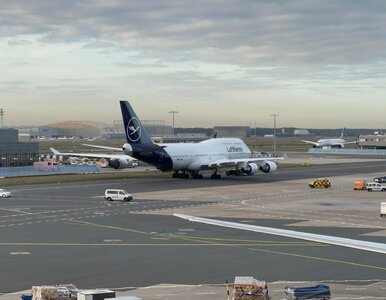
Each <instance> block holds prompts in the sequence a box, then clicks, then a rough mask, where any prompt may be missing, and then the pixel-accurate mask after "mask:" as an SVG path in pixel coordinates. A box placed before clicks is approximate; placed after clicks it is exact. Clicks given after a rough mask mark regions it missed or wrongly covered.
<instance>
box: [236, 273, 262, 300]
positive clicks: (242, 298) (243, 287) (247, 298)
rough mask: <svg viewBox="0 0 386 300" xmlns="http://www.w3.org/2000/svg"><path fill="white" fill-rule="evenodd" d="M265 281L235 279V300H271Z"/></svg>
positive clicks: (248, 278)
mask: <svg viewBox="0 0 386 300" xmlns="http://www.w3.org/2000/svg"><path fill="white" fill-rule="evenodd" d="M269 299H270V297H269V294H268V288H267V284H266V283H265V281H259V280H257V279H255V278H253V277H240V276H239V277H235V283H234V285H233V300H269Z"/></svg>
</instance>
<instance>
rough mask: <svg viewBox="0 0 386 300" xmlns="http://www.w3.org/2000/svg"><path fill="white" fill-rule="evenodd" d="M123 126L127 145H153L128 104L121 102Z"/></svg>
mask: <svg viewBox="0 0 386 300" xmlns="http://www.w3.org/2000/svg"><path fill="white" fill-rule="evenodd" d="M119 102H120V104H121V111H122V118H123V125H124V128H125V135H126V140H127V142H128V143H129V144H137V145H138V144H147V145H148V144H153V142H152V140H151V139H150V136H149V134H148V132H147V131H146V129H145V127H143V125H142V123H141V121H140V120H139V119H138V117H137V115H136V114H135V112H134V110H133V109H132V107H131V106H130V104H129V102H127V101H124V100H121V101H119Z"/></svg>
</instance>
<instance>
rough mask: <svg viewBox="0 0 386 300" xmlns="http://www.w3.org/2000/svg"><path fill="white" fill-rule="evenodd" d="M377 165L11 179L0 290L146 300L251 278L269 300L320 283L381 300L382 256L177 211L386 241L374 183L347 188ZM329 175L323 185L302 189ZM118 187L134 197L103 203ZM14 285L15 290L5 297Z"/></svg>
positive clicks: (203, 295)
mask: <svg viewBox="0 0 386 300" xmlns="http://www.w3.org/2000/svg"><path fill="white" fill-rule="evenodd" d="M385 170H386V162H385V161H383V160H377V161H376V162H372V161H366V162H361V163H355V162H352V161H350V162H349V163H346V164H332V165H329V164H323V165H320V166H315V167H306V168H288V169H282V170H278V171H277V172H276V173H273V174H259V175H257V176H254V177H238V178H231V177H229V178H228V177H227V178H224V179H223V180H210V179H204V180H186V179H173V178H143V179H127V180H109V181H101V182H99V181H95V182H86V183H68V184H60V183H58V184H47V185H33V186H16V187H10V189H11V191H12V192H13V194H14V197H13V198H10V199H1V200H0V202H1V205H0V236H1V241H0V265H1V269H2V272H1V274H0V293H3V294H4V295H2V296H0V299H18V298H19V297H20V292H19V291H24V290H26V291H28V289H30V288H31V286H33V285H42V284H60V283H74V284H75V285H77V286H78V287H79V288H113V289H115V290H117V291H118V294H119V295H136V296H139V297H143V298H144V299H162V298H168V299H177V298H178V299H194V298H200V299H225V297H226V293H225V287H224V282H225V281H226V280H228V281H229V282H232V281H233V279H234V277H235V276H254V277H255V278H257V279H260V280H266V281H267V282H268V286H269V290H270V291H271V296H272V299H282V298H283V296H284V293H283V291H284V287H285V286H286V285H295V286H307V285H313V284H316V283H325V284H328V285H329V286H330V287H331V290H332V293H333V299H386V296H385V295H386V263H385V262H386V260H385V257H384V255H381V254H375V253H368V252H364V251H359V250H354V249H348V248H342V247H335V246H329V245H322V244H318V243H311V242H305V241H299V240H294V239H289V238H282V237H273V236H268V235H263V234H257V233H252V232H246V231H239V230H235V229H226V228H218V227H214V226H209V225H204V224H197V223H189V222H186V221H184V220H180V219H177V218H175V217H173V216H172V214H173V213H184V214H190V215H195V216H203V217H211V218H217V219H222V220H232V221H236V222H242V223H247V224H255V225H262V226H270V227H277V228H285V229H291V230H298V231H304V232H311V233H319V234H326V235H334V236H341V237H348V238H355V239H362V240H367V241H375V242H380V243H386V218H380V216H379V212H380V203H381V202H382V201H385V195H386V194H384V193H382V192H378V193H377V192H372V193H369V192H367V191H353V189H352V183H353V181H354V180H356V179H362V178H363V179H368V180H369V179H370V180H371V178H373V177H375V176H379V175H384V173H383V172H384V171H385ZM319 176H322V177H324V176H329V177H330V179H331V181H332V183H333V186H332V188H331V189H310V188H309V187H308V186H307V183H308V181H309V180H311V179H312V178H314V177H319ZM106 188H124V189H126V190H128V191H129V192H131V193H133V195H134V201H133V202H128V203H127V202H106V201H104V199H103V196H102V195H103V192H104V190H105V189H106ZM13 293H16V294H13Z"/></svg>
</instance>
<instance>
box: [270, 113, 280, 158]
mask: <svg viewBox="0 0 386 300" xmlns="http://www.w3.org/2000/svg"><path fill="white" fill-rule="evenodd" d="M278 116H279V115H278V114H272V115H271V117H273V156H276V117H278Z"/></svg>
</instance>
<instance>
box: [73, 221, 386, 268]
mask: <svg viewBox="0 0 386 300" xmlns="http://www.w3.org/2000/svg"><path fill="white" fill-rule="evenodd" d="M74 223H75V224H76V223H79V224H83V225H88V226H94V227H102V228H108V229H115V230H122V231H128V232H134V233H140V234H145V235H151V236H165V235H162V234H158V233H156V232H150V233H149V232H145V231H139V230H133V229H128V228H122V227H117V226H110V225H101V224H95V223H90V222H84V221H76V220H74ZM168 237H169V238H173V239H177V240H185V241H191V242H197V243H204V244H208V245H217V246H224V247H232V248H239V247H247V248H245V249H248V250H251V251H256V252H265V253H271V254H276V255H285V256H292V257H298V258H305V259H310V260H319V261H325V262H331V263H337V264H342V265H349V266H354V267H360V268H368V269H376V270H382V271H386V267H381V266H372V265H366V264H359V263H355V262H351V261H345V260H338V259H330V258H323V257H317V256H308V255H302V254H294V253H289V252H279V251H273V250H267V249H257V248H249V247H250V246H251V245H248V246H238V244H226V243H220V242H215V241H213V242H212V241H210V240H207V239H201V238H194V237H193V238H192V237H189V236H177V235H168ZM322 245H323V246H327V247H328V246H329V245H324V244H319V245H318V246H322Z"/></svg>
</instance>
